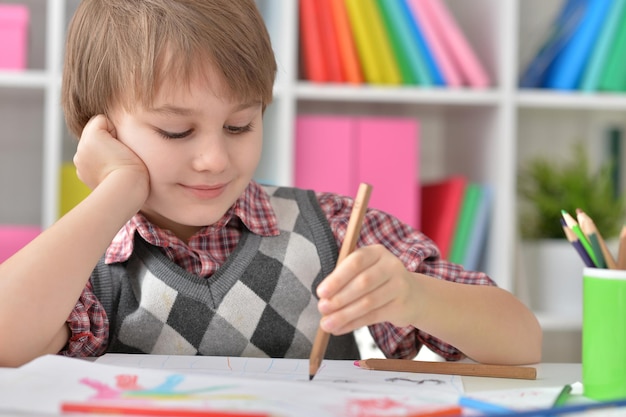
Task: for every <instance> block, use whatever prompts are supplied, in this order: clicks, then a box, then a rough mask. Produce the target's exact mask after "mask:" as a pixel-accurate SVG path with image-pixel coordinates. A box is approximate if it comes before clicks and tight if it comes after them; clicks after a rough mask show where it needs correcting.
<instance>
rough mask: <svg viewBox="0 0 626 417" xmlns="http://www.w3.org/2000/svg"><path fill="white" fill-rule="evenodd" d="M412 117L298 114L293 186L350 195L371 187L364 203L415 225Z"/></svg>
mask: <svg viewBox="0 0 626 417" xmlns="http://www.w3.org/2000/svg"><path fill="white" fill-rule="evenodd" d="M418 143H419V141H418V122H417V120H415V119H410V118H393V117H364V116H361V117H353V116H330V115H300V116H298V117H297V120H296V157H295V167H294V171H295V185H296V186H297V187H299V188H304V189H312V190H316V191H328V192H334V193H337V194H341V195H345V196H349V197H354V196H355V194H356V192H357V189H358V186H359V183H361V182H367V183H369V184H371V185H372V186H373V191H372V197H371V200H370V203H369V206H370V207H373V208H377V209H380V210H382V211H385V212H387V213H390V214H393V215H394V216H396V217H398V218H399V219H400V220H402V221H404V222H405V223H407V224H409V225H411V226H413V227H415V228H417V227H418V226H419V219H420V216H419V197H418V195H419V187H416V184H417V183H418V165H417V164H418V162H417V161H418Z"/></svg>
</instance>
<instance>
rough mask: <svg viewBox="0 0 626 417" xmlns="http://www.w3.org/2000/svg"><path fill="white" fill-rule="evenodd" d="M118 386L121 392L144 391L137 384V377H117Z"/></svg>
mask: <svg viewBox="0 0 626 417" xmlns="http://www.w3.org/2000/svg"><path fill="white" fill-rule="evenodd" d="M115 380H116V382H117V383H116V386H117V387H118V388H119V389H121V390H140V389H143V388H142V387H141V386H140V385H138V384H137V375H117V376H116V377H115Z"/></svg>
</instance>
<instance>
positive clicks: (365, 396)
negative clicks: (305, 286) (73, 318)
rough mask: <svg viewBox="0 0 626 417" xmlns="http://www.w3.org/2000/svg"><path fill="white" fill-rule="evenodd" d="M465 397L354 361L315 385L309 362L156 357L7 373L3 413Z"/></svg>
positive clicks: (290, 409) (304, 407)
mask: <svg viewBox="0 0 626 417" xmlns="http://www.w3.org/2000/svg"><path fill="white" fill-rule="evenodd" d="M105 362H107V363H105ZM111 363H115V365H113V364H111ZM155 367H156V368H160V369H147V368H155ZM462 393H463V387H462V382H461V379H460V377H458V376H449V375H428V374H409V373H401V372H381V371H368V370H365V369H360V368H358V367H356V366H354V364H352V363H351V362H349V361H324V363H323V366H322V367H321V369H320V370H319V372H318V374H317V375H316V377H315V378H314V380H313V381H309V376H308V361H307V360H290V359H256V358H255V359H252V358H226V357H222V358H215V357H189V356H187V357H184V356H155V355H110V356H109V355H107V356H105V357H104V358H102V359H101V360H99V361H97V362H90V361H84V360H80V359H70V358H65V357H61V356H54V355H48V356H43V357H41V358H39V359H36V360H34V361H33V362H30V363H29V364H27V365H25V366H23V367H21V368H18V369H16V370H15V371H12V372H8V373H3V374H2V375H0V410H2V411H21V412H38V413H49V414H58V413H59V410H60V406H61V404H62V403H65V402H77V403H86V404H101V403H107V404H124V405H126V406H128V405H133V406H134V405H137V406H142V407H161V408H166V407H177V408H181V407H186V408H191V409H214V410H237V411H256V412H259V411H262V412H267V413H269V414H272V415H279V416H285V417H289V416H303V417H308V416H311V417H313V416H315V417H319V416H322V415H323V416H344V417H390V416H406V415H411V414H415V413H418V412H420V411H423V410H425V409H427V408H431V407H441V406H450V405H455V404H456V403H457V401H458V398H459V396H460V395H461V394H462Z"/></svg>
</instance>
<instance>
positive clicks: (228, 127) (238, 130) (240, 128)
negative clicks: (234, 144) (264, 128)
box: [224, 123, 252, 135]
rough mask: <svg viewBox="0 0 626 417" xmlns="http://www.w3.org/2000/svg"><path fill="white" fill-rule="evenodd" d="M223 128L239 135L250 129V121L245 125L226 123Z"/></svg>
mask: <svg viewBox="0 0 626 417" xmlns="http://www.w3.org/2000/svg"><path fill="white" fill-rule="evenodd" d="M224 129H226V131H227V132H228V133H230V134H232V135H239V134H242V133H246V132H249V131H251V130H252V123H249V124H247V125H245V126H231V125H226V126H224Z"/></svg>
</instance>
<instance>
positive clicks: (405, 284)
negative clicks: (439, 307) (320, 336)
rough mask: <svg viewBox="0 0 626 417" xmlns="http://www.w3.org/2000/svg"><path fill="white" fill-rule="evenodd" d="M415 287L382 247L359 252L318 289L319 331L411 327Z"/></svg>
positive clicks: (412, 278)
mask: <svg viewBox="0 0 626 417" xmlns="http://www.w3.org/2000/svg"><path fill="white" fill-rule="evenodd" d="M417 285H418V283H417V280H416V279H415V277H414V274H412V273H410V272H409V271H407V270H406V268H405V267H404V265H403V264H402V262H401V261H400V260H399V259H398V258H397V257H396V256H394V255H393V254H392V253H391V252H389V250H387V248H385V247H384V246H382V245H372V246H365V247H362V248H359V249H357V250H356V251H354V252H353V253H351V254H350V255H348V256H347V257H346V259H345V260H344V261H343V262H341V263H340V264H339V265H338V266H337V267H336V268H335V270H334V271H333V272H332V273H330V274H329V275H328V276H327V277H326V279H324V281H323V282H322V283H320V285H319V286H318V289H317V294H318V296H319V297H320V300H319V302H318V308H319V311H320V312H321V313H322V315H323V316H324V317H323V318H322V321H321V327H322V329H324V330H325V331H326V332H328V333H332V334H335V335H340V334H344V333H348V332H351V331H353V330H355V329H358V328H360V327H363V326H367V325H370V324H375V323H380V322H384V321H388V322H391V323H392V324H394V325H396V326H406V325H409V324H412V323H413V318H414V317H415V314H416V311H415V310H416V307H417V302H416V299H415V294H416V293H417Z"/></svg>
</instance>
